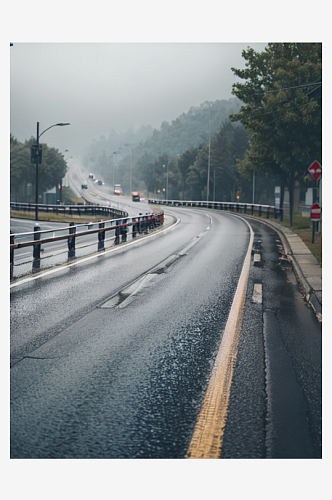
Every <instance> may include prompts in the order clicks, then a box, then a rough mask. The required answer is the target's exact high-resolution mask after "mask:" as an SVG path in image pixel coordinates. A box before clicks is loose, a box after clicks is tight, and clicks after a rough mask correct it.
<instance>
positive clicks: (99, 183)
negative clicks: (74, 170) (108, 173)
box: [95, 179, 103, 186]
mask: <svg viewBox="0 0 332 500" xmlns="http://www.w3.org/2000/svg"><path fill="white" fill-rule="evenodd" d="M95 182H96V184H98V186H102V185H103V181H99V180H98V179H97V180H96V181H95Z"/></svg>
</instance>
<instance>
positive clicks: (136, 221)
mask: <svg viewBox="0 0 332 500" xmlns="http://www.w3.org/2000/svg"><path fill="white" fill-rule="evenodd" d="M95 208H96V207H95ZM124 213H126V212H124ZM126 215H128V214H127V213H126ZM163 224H164V212H163V210H161V211H158V212H155V213H150V214H146V215H141V214H140V215H139V216H137V217H124V218H117V219H111V220H103V221H101V222H95V223H93V222H89V223H88V224H76V225H75V223H74V222H70V223H69V227H68V226H66V227H61V228H56V229H54V228H53V229H46V230H41V229H40V226H39V224H38V223H37V222H36V223H35V226H34V231H30V232H25V233H16V234H14V233H12V232H10V278H11V279H12V278H13V268H14V257H15V250H17V249H19V248H25V247H31V246H32V247H33V260H32V270H33V271H34V272H37V271H39V270H40V264H41V255H40V254H41V251H42V250H41V245H43V246H44V245H47V244H48V243H54V242H57V241H63V240H67V245H68V259H69V260H71V259H74V258H75V257H76V240H77V239H78V238H81V237H83V236H86V235H91V234H96V235H97V238H98V240H97V239H96V244H97V250H98V252H99V251H103V250H105V236H106V233H107V232H109V231H113V236H114V245H119V244H120V243H124V242H126V241H127V239H128V237H129V236H131V238H132V239H135V238H136V237H137V236H138V235H142V234H148V233H149V232H150V231H152V230H155V229H156V228H158V227H160V226H162V225H163ZM94 226H97V228H96V229H94ZM86 227H88V229H87V230H86ZM82 228H84V230H83V231H81V229H82ZM60 231H62V232H64V231H65V232H66V234H62V235H58V236H56V235H55V234H56V233H59V232H60ZM47 233H53V236H49V237H47V236H46V237H43V236H45V235H47ZM20 240H21V241H20ZM94 251H96V250H94ZM50 267H52V266H50Z"/></svg>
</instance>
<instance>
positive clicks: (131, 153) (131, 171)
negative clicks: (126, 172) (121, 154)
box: [119, 146, 133, 196]
mask: <svg viewBox="0 0 332 500" xmlns="http://www.w3.org/2000/svg"><path fill="white" fill-rule="evenodd" d="M122 148H127V149H129V151H130V196H131V193H132V186H131V179H132V175H133V152H132V150H131V149H130V147H129V146H120V148H119V149H122Z"/></svg>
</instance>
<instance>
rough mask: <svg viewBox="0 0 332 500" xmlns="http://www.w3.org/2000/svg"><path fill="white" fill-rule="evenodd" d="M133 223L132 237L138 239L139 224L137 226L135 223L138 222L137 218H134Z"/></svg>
mask: <svg viewBox="0 0 332 500" xmlns="http://www.w3.org/2000/svg"><path fill="white" fill-rule="evenodd" d="M132 221H133V227H132V237H133V238H136V233H137V224H135V222H136V218H135V217H133V219H132Z"/></svg>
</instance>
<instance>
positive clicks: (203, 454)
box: [185, 224, 254, 458]
mask: <svg viewBox="0 0 332 500" xmlns="http://www.w3.org/2000/svg"><path fill="white" fill-rule="evenodd" d="M248 226H249V224H248ZM249 230H250V241H249V246H248V251H247V254H246V257H245V260H244V264H243V268H242V271H241V276H240V279H239V282H238V286H237V289H236V292H235V295H234V299H233V303H232V307H231V311H230V314H229V316H228V320H227V323H226V327H225V330H224V333H223V336H222V340H221V344H220V347H219V351H218V354H217V357H216V360H215V364H214V367H213V370H212V375H211V378H210V382H209V385H208V388H207V391H206V394H205V397H204V400H203V404H202V408H201V411H200V414H199V416H198V419H197V422H196V427H195V430H194V433H193V436H192V438H191V442H190V445H189V448H188V451H187V454H186V457H185V458H220V455H221V449H222V441H223V435H224V430H225V426H226V419H227V411H228V404H229V397H230V390H231V384H232V378H233V371H234V366H235V361H236V356H237V349H238V343H239V338H240V332H241V327H242V320H243V308H244V302H245V298H246V291H247V285H248V277H249V269H250V259H251V249H252V243H253V237H254V234H253V230H252V229H251V227H250V226H249Z"/></svg>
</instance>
